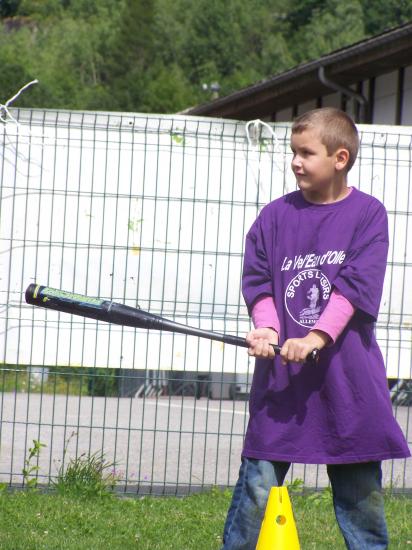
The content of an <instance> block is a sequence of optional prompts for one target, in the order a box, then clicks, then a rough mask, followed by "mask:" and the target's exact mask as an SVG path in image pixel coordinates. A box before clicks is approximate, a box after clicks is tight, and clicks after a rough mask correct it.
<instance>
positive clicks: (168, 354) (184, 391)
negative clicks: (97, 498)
mask: <svg viewBox="0 0 412 550" xmlns="http://www.w3.org/2000/svg"><path fill="white" fill-rule="evenodd" d="M12 114H13V116H14V117H15V119H14V120H13V119H10V120H8V121H7V122H3V123H2V126H1V128H0V183H1V187H0V206H1V211H0V212H1V222H0V223H1V226H0V258H1V266H0V268H1V271H0V278H1V287H0V292H1V305H0V307H1V311H0V335H1V336H0V361H1V368H0V385H1V389H2V393H1V395H0V414H1V434H0V436H1V440H0V441H1V454H0V481H2V482H6V483H8V484H14V485H21V484H23V483H24V482H25V481H26V482H27V476H26V477H25V476H24V475H23V469H24V467H25V460H26V459H27V456H28V453H29V448H30V447H32V445H33V440H35V441H40V442H41V443H43V444H44V445H46V446H45V447H42V448H41V450H40V453H39V456H38V457H37V458H36V466H38V470H36V471H35V475H36V476H37V477H38V480H39V482H42V483H45V484H48V483H49V482H50V479H53V477H54V476H55V475H56V473H57V471H58V470H59V468H61V467H64V465H65V463H67V461H68V460H69V459H70V458H73V457H76V456H80V455H82V454H85V455H86V456H87V455H90V454H92V453H94V452H101V453H104V456H105V457H106V459H107V460H108V461H109V462H113V463H114V466H113V470H114V473H115V475H116V477H117V479H118V485H119V487H120V488H121V489H122V490H123V491H124V492H127V493H140V494H146V493H160V494H185V493H190V492H193V491H196V490H201V489H202V488H205V487H208V486H211V485H221V486H231V485H233V484H234V483H235V481H236V478H237V471H238V467H239V460H240V453H241V449H242V442H243V436H244V432H245V428H246V425H247V413H248V411H247V396H248V391H249V384H250V380H251V373H252V369H253V363H251V362H250V360H249V358H248V356H247V354H246V353H245V351H244V350H242V349H240V350H239V349H238V348H236V347H234V346H227V345H226V346H224V345H222V344H220V343H216V342H210V341H207V340H199V339H197V338H193V337H185V336H183V335H177V334H167V333H155V332H147V331H140V330H135V329H130V328H127V327H119V326H114V325H108V324H105V323H101V322H97V321H92V320H89V319H83V318H80V317H76V318H75V317H71V316H69V315H67V314H59V313H57V312H53V311H49V310H47V311H46V310H39V309H35V308H32V307H29V306H27V305H25V303H24V300H23V294H24V290H25V288H26V287H27V286H28V284H29V283H32V282H38V283H39V284H47V285H49V286H51V287H55V288H62V289H64V290H68V291H74V292H78V293H82V294H88V295H90V296H99V297H101V298H108V299H109V298H110V299H113V300H115V301H119V302H123V303H125V304H128V305H132V306H136V305H137V304H139V305H140V306H141V307H143V308H144V309H148V310H149V311H151V312H153V313H158V314H161V315H164V316H167V317H170V318H171V319H173V320H176V321H179V322H183V323H185V324H191V325H194V326H198V327H201V328H205V329H211V330H217V331H219V332H229V333H233V334H245V333H246V332H247V330H248V328H249V319H248V315H247V311H246V308H245V306H244V304H243V301H242V299H241V294H240V274H241V264H242V254H243V240H244V235H245V232H246V231H247V229H248V228H249V226H250V225H251V223H252V222H253V220H254V219H255V217H256V214H257V212H258V211H259V209H260V208H261V207H262V206H263V205H264V204H266V203H267V202H268V201H269V200H271V199H274V198H276V197H278V196H281V195H282V194H284V193H285V192H288V191H290V190H292V189H294V188H295V183H294V178H293V175H292V174H291V171H290V169H289V164H290V153H289V148H288V136H289V126H288V125H286V124H284V125H282V124H276V125H267V124H265V123H261V122H258V121H252V122H251V123H248V124H245V123H241V122H233V121H222V120H213V119H202V118H199V119H197V118H192V117H183V116H170V117H167V116H153V115H150V116H143V115H131V114H113V113H80V112H64V111H44V110H15V111H13V112H12ZM360 130H361V140H362V146H361V152H360V156H359V160H358V162H357V163H356V165H355V167H354V168H353V170H352V171H351V173H350V176H351V183H352V184H353V185H355V186H356V187H359V188H360V189H362V190H365V191H366V192H368V193H371V194H373V195H375V196H376V197H377V198H379V199H380V200H381V201H382V202H384V204H385V205H386V208H387V210H388V215H389V222H390V240H391V243H390V252H389V259H388V269H387V276H386V279H385V287H384V294H383V299H382V304H381V313H380V316H379V320H378V323H377V337H378V340H379V343H380V345H381V348H382V351H383V353H384V357H385V361H386V366H387V373H388V379H389V384H390V386H391V391H392V399H393V404H394V412H395V414H396V416H397V418H398V421H399V423H400V424H401V426H402V428H403V430H404V433H405V435H406V437H407V439H408V441H409V443H410V444H412V428H411V421H410V405H411V403H412V386H411V340H412V338H411V335H412V328H411V327H412V324H411V323H412V294H411V293H410V292H409V287H408V281H409V283H411V282H412V244H411V243H412V240H411V238H410V237H411V231H410V216H411V211H412V208H411V199H410V196H411V192H412V185H411V181H412V177H411V171H412V159H411V150H412V149H411V146H412V129H411V128H404V127H396V128H395V127H377V126H360ZM408 237H409V239H408ZM296 478H300V479H303V481H304V483H305V485H307V486H313V487H322V486H324V485H326V484H327V477H326V473H325V469H324V467H322V466H320V467H317V466H304V465H294V466H293V468H292V469H291V471H290V474H289V479H296ZM384 482H385V484H386V485H389V484H390V485H392V486H393V487H395V488H397V489H399V490H408V489H411V488H412V472H411V465H410V461H400V460H398V461H394V462H391V461H388V462H386V463H385V468H384Z"/></svg>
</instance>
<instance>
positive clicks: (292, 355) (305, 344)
mask: <svg viewBox="0 0 412 550" xmlns="http://www.w3.org/2000/svg"><path fill="white" fill-rule="evenodd" d="M329 342H330V336H329V335H328V334H326V332H323V331H322V330H311V331H310V332H308V334H307V335H306V336H305V337H304V338H289V339H288V340H286V342H285V343H284V344H283V346H282V349H281V350H280V356H281V358H282V363H283V364H284V365H286V364H287V363H288V362H289V361H293V362H295V363H304V362H305V359H306V357H307V356H308V355H309V353H311V352H312V351H313V350H314V349H319V350H320V349H322V348H324V347H325V346H326V345H327V344H328V343H329Z"/></svg>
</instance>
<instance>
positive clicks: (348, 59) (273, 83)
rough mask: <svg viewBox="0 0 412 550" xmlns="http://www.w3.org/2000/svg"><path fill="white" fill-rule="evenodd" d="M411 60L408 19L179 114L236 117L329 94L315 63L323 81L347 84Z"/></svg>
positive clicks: (256, 114)
mask: <svg viewBox="0 0 412 550" xmlns="http://www.w3.org/2000/svg"><path fill="white" fill-rule="evenodd" d="M411 64H412V22H410V23H406V24H404V25H401V26H399V27H396V28H393V29H390V30H387V31H386V32H384V33H382V34H379V35H377V36H374V37H372V38H367V39H365V40H361V41H360V42H357V43H355V44H352V45H350V46H346V47H345V48H341V49H339V50H336V51H334V52H331V53H329V54H327V55H324V56H322V57H320V58H319V59H316V60H314V61H309V62H308V63H302V64H300V65H297V66H296V67H293V68H292V69H289V70H287V71H285V72H283V73H280V74H277V75H274V76H271V77H269V78H267V79H265V80H262V81H260V82H257V83H256V84H253V85H251V86H248V87H246V88H243V89H241V90H239V91H237V92H234V93H232V94H229V95H227V96H224V97H221V98H218V99H215V100H213V101H210V102H208V103H204V104H201V105H198V106H196V107H192V108H190V109H187V110H186V111H185V114H189V115H200V116H215V117H224V118H235V119H240V120H242V119H243V120H248V119H250V118H256V117H263V116H267V114H268V113H273V112H275V111H279V110H281V109H284V108H287V107H290V106H292V105H295V104H298V103H303V102H305V101H309V100H311V99H314V98H317V97H319V96H322V95H325V94H327V93H331V89H330V88H329V87H327V86H325V84H322V82H321V80H320V79H319V68H320V67H323V68H324V71H325V75H326V76H327V78H328V79H331V80H333V81H334V82H336V83H337V84H338V85H341V86H346V87H348V86H351V85H353V84H356V83H357V82H360V81H363V80H366V79H369V78H372V77H375V76H378V75H380V74H384V73H387V72H390V71H393V70H396V69H398V68H400V67H404V66H407V65H411Z"/></svg>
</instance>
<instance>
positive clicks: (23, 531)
mask: <svg viewBox="0 0 412 550" xmlns="http://www.w3.org/2000/svg"><path fill="white" fill-rule="evenodd" d="M292 500H293V507H294V513H295V519H296V524H297V526H298V530H299V537H300V542H301V547H302V550H307V549H316V550H330V549H331V548H333V550H340V549H342V550H344V548H345V547H344V544H343V541H342V538H341V535H340V534H339V531H338V528H337V526H336V522H335V519H334V515H333V510H332V505H331V502H330V499H329V498H327V495H326V498H323V494H322V497H321V498H315V499H313V498H308V497H302V496H297V495H293V494H292ZM229 502H230V492H229V491H220V490H217V489H215V490H212V491H211V492H208V493H202V494H198V495H191V496H188V497H183V498H175V497H140V498H139V497H137V498H116V497H113V498H104V499H102V498H88V499H85V498H74V497H68V496H61V495H56V494H51V493H47V494H41V493H39V492H36V491H27V492H13V493H7V492H6V491H3V492H2V493H1V494H0V549H1V550H59V549H62V550H63V549H64V550H102V549H104V548H108V549H110V550H117V549H119V550H120V549H122V550H123V549H125V550H127V549H129V548H130V549H131V548H134V549H139V550H149V549H150V550H218V549H219V548H220V545H221V533H222V529H223V523H224V520H225V516H226V511H227V508H228V506H229ZM386 514H387V518H388V527H389V531H390V535H391V545H390V549H402V550H405V549H406V550H407V549H408V548H411V550H412V529H411V517H412V499H407V498H401V497H398V498H395V497H387V498H386Z"/></svg>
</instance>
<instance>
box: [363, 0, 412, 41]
mask: <svg viewBox="0 0 412 550" xmlns="http://www.w3.org/2000/svg"><path fill="white" fill-rule="evenodd" d="M361 5H362V9H363V12H364V14H365V18H364V19H365V31H366V33H367V34H369V35H374V34H379V33H380V32H382V31H383V30H385V29H388V28H391V27H396V26H398V25H401V24H402V23H406V22H407V21H410V20H411V19H412V0H385V2H382V1H381V0H361Z"/></svg>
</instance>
